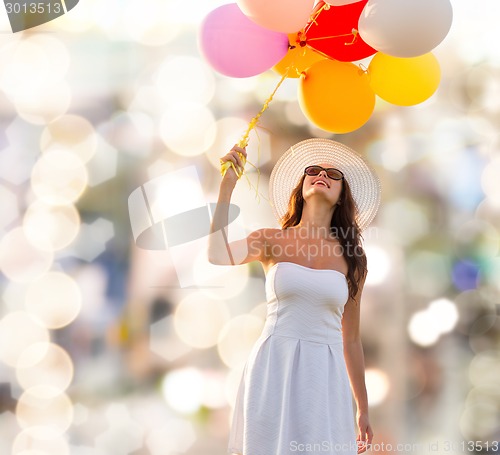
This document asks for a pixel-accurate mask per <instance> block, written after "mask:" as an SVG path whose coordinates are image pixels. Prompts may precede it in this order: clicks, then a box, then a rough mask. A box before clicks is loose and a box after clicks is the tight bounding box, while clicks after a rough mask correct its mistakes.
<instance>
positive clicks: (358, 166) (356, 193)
mask: <svg viewBox="0 0 500 455" xmlns="http://www.w3.org/2000/svg"><path fill="white" fill-rule="evenodd" d="M320 163H331V164H332V165H334V166H335V167H336V168H338V169H339V170H341V171H342V172H343V174H344V178H345V179H346V180H347V183H348V184H349V187H350V189H351V193H352V196H353V199H354V202H355V204H356V207H357V213H356V221H357V223H358V226H359V228H360V230H361V231H363V230H365V229H366V228H367V227H368V225H369V224H370V223H371V222H372V221H373V218H374V217H375V215H376V213H377V210H378V207H379V205H380V192H381V186H380V180H379V178H378V176H377V174H376V173H375V171H374V170H373V169H372V168H371V167H370V166H369V165H368V163H367V162H366V161H365V159H364V158H363V157H362V156H360V155H359V154H357V153H356V152H355V151H354V150H352V149H351V148H349V147H347V146H346V145H344V144H341V143H340V142H335V141H332V140H330V139H322V138H312V139H306V140H304V141H301V142H299V143H297V144H295V145H293V146H292V147H290V148H289V149H288V150H287V151H286V152H285V153H284V154H283V155H282V156H281V157H280V159H279V160H278V162H277V163H276V165H275V166H274V168H273V170H272V172H271V177H270V180H269V198H270V201H271V205H272V209H273V212H274V216H275V217H276V219H277V220H278V222H281V219H282V218H283V216H284V215H285V213H286V211H287V209H288V202H289V199H290V195H291V193H292V190H293V189H294V188H295V186H296V185H297V183H298V182H299V179H300V178H301V176H302V175H303V174H304V169H305V168H306V167H307V166H310V165H313V164H320Z"/></svg>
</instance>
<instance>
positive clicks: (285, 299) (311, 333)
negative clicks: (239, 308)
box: [262, 262, 349, 344]
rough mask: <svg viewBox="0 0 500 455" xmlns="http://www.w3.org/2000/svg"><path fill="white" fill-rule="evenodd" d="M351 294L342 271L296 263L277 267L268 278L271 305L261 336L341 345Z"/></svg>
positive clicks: (287, 263)
mask: <svg viewBox="0 0 500 455" xmlns="http://www.w3.org/2000/svg"><path fill="white" fill-rule="evenodd" d="M348 294H349V291H348V286H347V279H346V277H345V275H344V274H343V273H341V272H339V271H336V270H330V269H313V268H310V267H305V266H302V265H300V264H296V263H293V262H279V263H277V264H274V265H273V266H272V267H271V268H270V269H269V270H268V272H267V275H266V297H267V303H268V305H267V317H266V323H265V326H264V329H263V333H262V336H264V337H265V336H267V335H269V334H272V335H281V336H288V337H292V338H300V339H303V340H308V341H314V342H318V343H326V344H338V343H342V325H341V321H342V315H343V312H344V306H345V304H346V302H347V299H348Z"/></svg>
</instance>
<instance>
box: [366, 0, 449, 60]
mask: <svg viewBox="0 0 500 455" xmlns="http://www.w3.org/2000/svg"><path fill="white" fill-rule="evenodd" d="M452 20H453V10H452V7H451V3H450V0H369V1H368V3H367V4H366V6H365V7H364V9H363V11H362V12H361V16H360V18H359V26H358V29H359V34H360V36H361V38H363V40H364V41H365V42H366V43H367V44H369V45H370V46H371V47H373V48H374V49H377V50H378V51H380V52H383V53H384V54H388V55H392V56H394V57H407V58H408V57H418V56H419V55H423V54H426V53H428V52H430V51H431V50H432V49H434V48H435V47H436V46H437V45H438V44H439V43H441V41H443V39H444V38H445V37H446V35H447V34H448V32H449V30H450V27H451V23H452Z"/></svg>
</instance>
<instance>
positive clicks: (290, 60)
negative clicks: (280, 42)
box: [273, 33, 326, 78]
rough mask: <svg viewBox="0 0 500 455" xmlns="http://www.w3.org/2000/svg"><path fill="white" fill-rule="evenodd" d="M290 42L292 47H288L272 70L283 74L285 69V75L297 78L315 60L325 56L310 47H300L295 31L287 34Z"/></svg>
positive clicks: (323, 58) (317, 60) (322, 58)
mask: <svg viewBox="0 0 500 455" xmlns="http://www.w3.org/2000/svg"><path fill="white" fill-rule="evenodd" d="M288 40H289V41H290V44H291V45H292V46H294V48H293V49H288V52H287V54H286V55H285V56H284V57H283V58H282V59H281V60H280V61H279V62H278V63H277V64H276V65H274V66H273V70H274V71H276V72H277V73H278V74H280V75H281V76H283V75H284V74H285V73H286V71H287V69H288V68H289V67H290V69H289V70H288V74H287V77H291V78H298V77H299V76H300V74H301V73H302V72H303V71H305V70H306V69H307V68H309V67H310V66H312V65H314V64H315V63H316V62H319V61H321V60H325V59H326V57H325V56H323V55H321V54H319V53H318V52H316V51H315V50H313V49H311V48H310V47H307V46H304V47H301V46H300V44H299V41H298V39H297V34H296V33H291V34H290V35H288Z"/></svg>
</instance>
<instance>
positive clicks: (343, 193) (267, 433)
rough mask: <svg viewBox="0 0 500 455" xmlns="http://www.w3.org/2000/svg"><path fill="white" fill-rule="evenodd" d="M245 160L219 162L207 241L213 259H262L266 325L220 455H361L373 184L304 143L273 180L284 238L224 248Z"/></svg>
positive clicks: (355, 165)
mask: <svg viewBox="0 0 500 455" xmlns="http://www.w3.org/2000/svg"><path fill="white" fill-rule="evenodd" d="M245 158H246V150H245V149H244V148H240V147H237V146H235V147H233V149H232V150H231V151H230V152H229V153H228V154H226V155H225V156H224V157H223V158H221V165H223V164H224V163H225V162H231V163H232V164H233V165H234V167H233V166H232V167H231V169H229V170H228V171H227V172H226V173H225V175H224V177H223V179H222V182H221V186H220V193H219V200H218V202H217V208H216V210H215V214H214V218H213V223H212V228H211V233H212V235H211V236H210V240H209V260H210V262H212V263H214V264H221V265H228V264H231V265H235V264H245V263H248V262H252V261H259V262H260V263H261V264H262V267H263V268H264V271H265V272H266V296H267V317H266V321H265V324H264V328H263V330H262V333H261V335H260V337H259V338H258V340H257V341H256V343H255V344H254V346H253V348H252V350H251V352H250V355H249V357H248V360H247V362H246V364H245V367H244V371H243V376H242V378H241V381H240V385H239V389H238V393H237V396H236V403H235V407H234V413H233V417H232V427H231V432H230V435H229V444H228V452H229V453H236V454H240V455H254V454H258V453H272V454H276V455H285V454H289V453H290V452H291V451H296V450H297V447H295V446H294V443H295V444H296V443H297V441H301V443H302V442H305V441H307V444H308V447H309V446H310V447H318V445H319V444H322V443H324V442H327V443H328V444H329V446H330V447H332V448H331V449H329V450H330V452H328V453H342V454H351V455H352V454H354V453H360V452H364V451H365V450H366V449H367V446H368V445H369V444H371V441H372V438H373V431H372V429H371V426H370V423H369V418H368V398H367V392H366V386H365V377H364V356H363V348H362V345H361V338H360V330H359V324H360V299H361V293H362V289H363V284H364V281H365V278H366V274H367V267H366V256H365V253H364V250H363V247H362V245H361V231H362V230H363V229H364V228H366V227H367V226H368V224H369V223H370V222H371V221H372V219H373V217H374V216H375V214H376V211H377V208H378V205H379V198H380V185H379V181H378V178H377V176H376V175H375V173H374V172H373V171H372V170H371V169H370V168H369V166H368V165H367V163H366V162H365V161H364V160H363V159H362V158H361V157H360V156H359V155H358V154H356V153H355V152H354V151H352V150H350V149H349V148H348V147H346V146H344V145H343V144H339V143H337V142H334V141H330V140H325V139H309V140H306V141H302V142H300V143H299V144H297V145H295V146H293V147H291V148H290V149H289V150H288V151H287V152H286V153H285V154H284V155H283V156H282V157H281V158H280V160H279V161H278V163H277V164H276V166H275V167H274V169H273V171H272V173H271V179H270V191H269V194H270V197H271V202H272V205H273V209H274V211H275V214H276V216H277V218H278V220H279V221H280V223H281V229H267V228H264V229H259V230H257V231H254V232H252V233H251V234H250V235H249V236H248V237H247V238H246V239H243V240H238V241H235V242H230V243H229V242H228V241H227V225H228V208H229V204H230V201H231V194H232V191H233V189H234V187H235V185H236V182H237V180H238V176H237V173H236V171H235V170H237V171H238V175H241V172H239V171H240V170H241V169H243V166H244V163H245ZM271 359H272V361H271ZM271 364H272V368H270V367H269V365H271ZM351 390H352V392H353V393H354V398H355V400H356V404H357V415H356V417H357V418H356V421H357V426H358V435H357V436H356V431H355V427H354V412H353V408H352V393H351ZM356 440H357V441H356ZM302 446H303V447H304V444H302ZM300 450H303V449H300ZM332 450H334V452H332Z"/></svg>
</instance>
